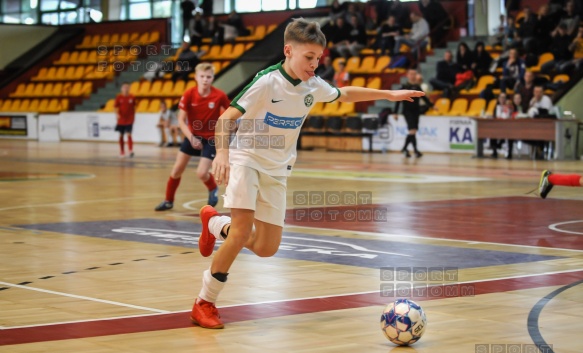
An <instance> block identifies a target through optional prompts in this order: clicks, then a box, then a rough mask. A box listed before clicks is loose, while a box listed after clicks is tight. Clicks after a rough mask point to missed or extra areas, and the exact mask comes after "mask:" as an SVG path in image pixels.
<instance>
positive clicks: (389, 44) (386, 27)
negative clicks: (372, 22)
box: [375, 16, 401, 55]
mask: <svg viewBox="0 0 583 353" xmlns="http://www.w3.org/2000/svg"><path fill="white" fill-rule="evenodd" d="M400 34H401V27H399V26H398V25H397V20H396V19H395V16H389V18H388V19H387V20H386V21H385V22H383V24H382V26H381V27H380V28H379V30H378V31H377V40H376V42H375V49H380V50H381V55H392V51H393V50H394V48H395V38H396V37H397V36H399V35H400Z"/></svg>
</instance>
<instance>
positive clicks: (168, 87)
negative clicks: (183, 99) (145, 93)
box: [160, 80, 174, 97]
mask: <svg viewBox="0 0 583 353" xmlns="http://www.w3.org/2000/svg"><path fill="white" fill-rule="evenodd" d="M173 92H174V82H172V81H170V80H168V81H164V84H163V85H162V88H161V89H160V96H164V97H168V96H171V95H172V93H173Z"/></svg>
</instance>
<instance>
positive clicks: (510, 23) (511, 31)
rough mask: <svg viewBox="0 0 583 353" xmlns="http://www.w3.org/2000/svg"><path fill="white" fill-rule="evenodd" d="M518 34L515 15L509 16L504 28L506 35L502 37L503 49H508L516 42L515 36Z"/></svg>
mask: <svg viewBox="0 0 583 353" xmlns="http://www.w3.org/2000/svg"><path fill="white" fill-rule="evenodd" d="M516 35H517V34H516V26H515V24H514V17H512V16H508V18H506V27H505V28H504V36H503V39H502V50H504V51H506V50H507V49H508V48H510V47H511V46H512V45H513V44H514V38H515V37H516Z"/></svg>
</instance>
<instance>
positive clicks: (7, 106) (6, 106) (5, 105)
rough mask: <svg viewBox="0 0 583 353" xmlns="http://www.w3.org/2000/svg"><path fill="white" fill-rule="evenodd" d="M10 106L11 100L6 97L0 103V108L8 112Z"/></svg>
mask: <svg viewBox="0 0 583 353" xmlns="http://www.w3.org/2000/svg"><path fill="white" fill-rule="evenodd" d="M11 106H12V100H10V99H7V100H5V101H4V102H3V103H2V106H1V107H0V110H1V111H3V112H8V111H10V107H11Z"/></svg>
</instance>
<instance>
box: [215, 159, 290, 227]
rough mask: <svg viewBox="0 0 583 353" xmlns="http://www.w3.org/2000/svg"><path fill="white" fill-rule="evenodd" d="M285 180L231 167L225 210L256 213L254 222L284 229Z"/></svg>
mask: <svg viewBox="0 0 583 353" xmlns="http://www.w3.org/2000/svg"><path fill="white" fill-rule="evenodd" d="M286 191H287V177H285V176H271V175H268V174H265V173H261V172H259V171H258V170H256V169H253V168H250V167H247V166H242V165H236V164H231V171H230V174H229V184H228V185H227V190H226V192H225V200H224V207H225V208H241V209H246V210H253V211H255V219H257V220H260V221H262V222H265V223H269V224H274V225H276V226H280V227H283V224H284V219H285V203H286Z"/></svg>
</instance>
